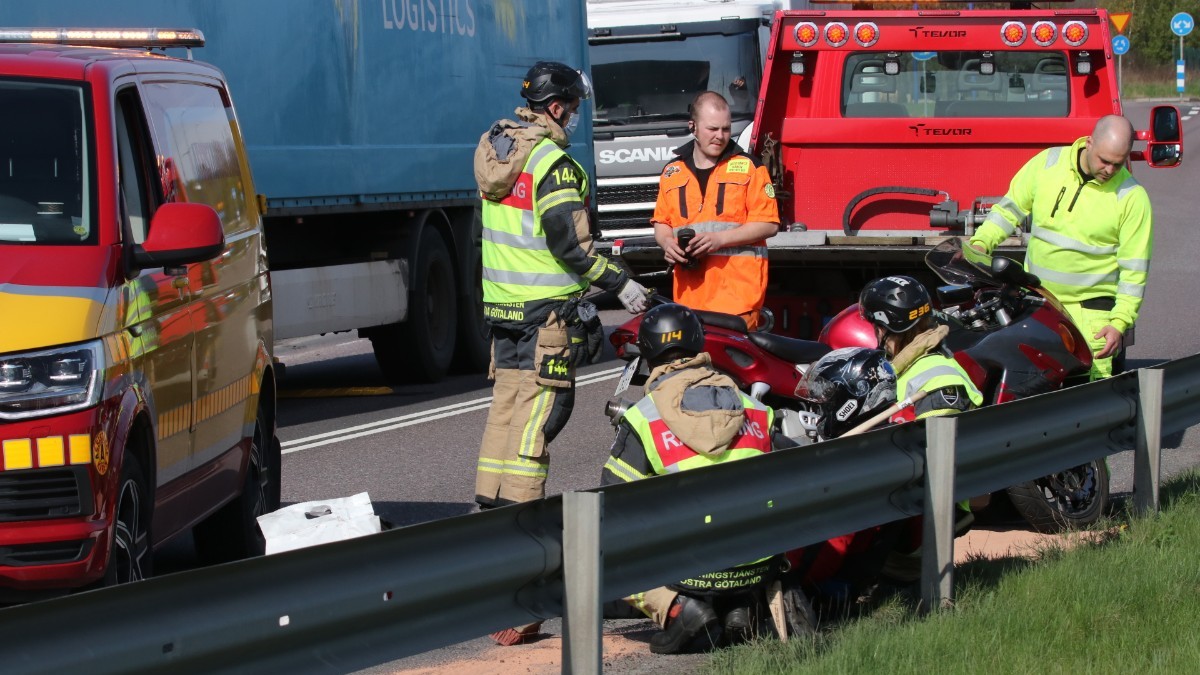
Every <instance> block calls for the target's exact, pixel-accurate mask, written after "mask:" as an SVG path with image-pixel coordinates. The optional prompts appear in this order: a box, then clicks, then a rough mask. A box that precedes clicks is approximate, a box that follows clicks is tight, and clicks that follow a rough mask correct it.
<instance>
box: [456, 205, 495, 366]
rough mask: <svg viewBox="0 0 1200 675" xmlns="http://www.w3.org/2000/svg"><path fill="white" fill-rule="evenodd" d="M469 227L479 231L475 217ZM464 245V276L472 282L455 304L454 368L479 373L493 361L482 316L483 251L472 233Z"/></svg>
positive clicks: (479, 226)
mask: <svg viewBox="0 0 1200 675" xmlns="http://www.w3.org/2000/svg"><path fill="white" fill-rule="evenodd" d="M472 227H473V228H474V231H475V233H476V234H478V233H479V230H480V228H481V227H482V225H481V224H480V222H479V218H478V216H476V218H475V219H474V222H473V225H472ZM467 245H468V246H469V247H470V249H469V250H468V253H467V255H466V259H467V260H468V261H469V262H468V266H467V269H466V274H465V275H463V276H466V277H467V278H469V279H471V285H470V286H469V287H468V288H467V289H466V291H467V292H466V293H465V296H466V300H465V301H464V302H460V303H459V305H458V347H457V351H456V352H455V354H454V368H455V370H456V371H458V372H462V373H480V372H483V371H485V370H486V369H487V367H488V364H489V363H490V362H491V360H492V341H491V338H490V337H489V335H488V325H487V321H484V319H483V254H482V251H480V249H479V237H478V236H472V237H471V239H470V241H468V242H467Z"/></svg>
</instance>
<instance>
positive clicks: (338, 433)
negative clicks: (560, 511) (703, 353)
mask: <svg viewBox="0 0 1200 675" xmlns="http://www.w3.org/2000/svg"><path fill="white" fill-rule="evenodd" d="M623 369H624V366H621V367H619V368H611V369H609V370H601V371H598V372H595V373H588V374H587V375H581V376H580V377H578V378H576V380H575V386H576V387H585V386H587V385H589V384H596V383H597V382H604V381H605V380H612V379H616V378H618V377H620V376H621V371H622V370H623ZM491 404H492V397H491V396H487V397H484V398H477V399H473V400H470V401H463V402H461V403H454V404H451V405H446V406H442V407H440V408H433V409H432V410H423V411H421V412H415V413H409V414H407V415H401V416H399V417H392V418H390V419H386V420H378V421H375V422H368V423H366V424H360V425H358V426H354V427H348V428H346V429H337V430H335V431H327V432H325V433H321V434H316V435H313V436H306V437H304V438H297V439H294V440H291V441H285V442H283V443H282V444H281V445H282V446H283V454H285V455H287V454H290V453H293V452H300V451H301V450H309V449H311V448H319V447H321V446H323V445H329V444H330V443H337V442H339V441H348V440H350V439H352V438H362V437H363V436H370V435H372V434H381V433H383V432H385V431H393V430H395V429H402V428H404V427H411V426H413V425H415V424H422V423H424V422H432V421H434V420H440V419H444V418H446V417H453V416H455V415H462V414H465V413H469V412H474V411H476V410H484V409H486V408H487V407H488V406H490V405H491Z"/></svg>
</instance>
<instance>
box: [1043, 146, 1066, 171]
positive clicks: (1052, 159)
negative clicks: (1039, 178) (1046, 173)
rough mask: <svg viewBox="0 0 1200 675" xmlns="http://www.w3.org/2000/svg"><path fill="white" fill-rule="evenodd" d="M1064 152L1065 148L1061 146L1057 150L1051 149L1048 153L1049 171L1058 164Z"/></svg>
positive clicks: (1047, 165)
mask: <svg viewBox="0 0 1200 675" xmlns="http://www.w3.org/2000/svg"><path fill="white" fill-rule="evenodd" d="M1063 150H1064V147H1063V146H1059V147H1057V148H1050V151H1049V152H1047V153H1046V168H1047V169H1049V168H1050V167H1052V166H1054V165H1055V164H1058V156H1059V155H1060V154H1062V151H1063Z"/></svg>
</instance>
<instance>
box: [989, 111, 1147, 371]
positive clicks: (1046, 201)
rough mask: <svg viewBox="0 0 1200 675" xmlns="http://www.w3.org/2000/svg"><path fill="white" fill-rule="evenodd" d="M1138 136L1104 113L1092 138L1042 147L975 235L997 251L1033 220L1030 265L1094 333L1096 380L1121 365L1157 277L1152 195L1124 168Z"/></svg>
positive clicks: (1121, 120) (1082, 325)
mask: <svg viewBox="0 0 1200 675" xmlns="http://www.w3.org/2000/svg"><path fill="white" fill-rule="evenodd" d="M1133 140H1134V131H1133V125H1132V124H1130V123H1129V120H1127V119H1125V118H1124V117H1121V116H1120V115H1106V116H1105V117H1101V118H1100V119H1099V120H1097V121H1096V126H1095V128H1093V129H1092V134H1091V135H1090V136H1085V137H1083V138H1080V139H1078V140H1076V141H1075V142H1074V143H1072V144H1071V145H1069V146H1061V147H1056V148H1047V149H1045V150H1043V151H1042V152H1040V153H1038V155H1037V156H1035V157H1034V158H1033V159H1031V160H1029V161H1028V162H1027V163H1026V164H1025V166H1023V167H1021V170H1020V171H1018V172H1017V175H1016V176H1014V177H1013V179H1012V183H1011V184H1010V185H1009V188H1008V194H1006V195H1005V196H1004V198H1003V199H1001V200H1000V202H999V203H997V204H996V205H995V206H994V207H992V211H991V213H989V214H988V217H987V221H985V222H984V224H983V225H981V226H980V227H979V229H977V230H976V231H975V235H974V236H973V237H971V246H973V247H975V248H976V249H978V250H980V251H983V252H990V251H992V250H993V249H995V248H996V247H997V246H999V245H1000V244H1001V243H1002V242H1003V241H1005V240H1006V239H1009V238H1012V237H1018V236H1021V234H1022V230H1023V228H1024V224H1025V223H1026V222H1029V223H1030V227H1029V246H1028V250H1027V252H1026V254H1025V269H1027V270H1029V271H1030V272H1033V273H1034V274H1036V275H1037V276H1038V278H1039V279H1040V280H1041V281H1042V285H1043V286H1045V287H1046V288H1047V289H1048V290H1050V292H1052V293H1054V295H1055V297H1057V298H1058V299H1059V300H1060V301H1062V303H1063V306H1064V307H1065V308H1066V309H1067V313H1069V314H1070V315H1071V319H1072V320H1073V321H1074V322H1075V324H1076V326H1078V327H1079V330H1080V331H1082V332H1083V334H1084V335H1085V336H1088V337H1089V340H1088V342H1089V344H1090V345H1091V347H1092V355H1093V357H1094V358H1093V360H1092V372H1091V376H1092V379H1100V378H1102V377H1108V376H1109V375H1112V374H1113V373H1114V372H1120V370H1121V368H1122V367H1123V362H1124V354H1125V352H1124V345H1125V344H1126V342H1128V340H1127V338H1126V335H1127V334H1128V333H1129V330H1130V328H1131V327H1132V326H1133V324H1134V322H1135V321H1136V320H1137V316H1138V310H1139V309H1140V308H1141V306H1142V298H1143V297H1145V294H1146V280H1147V278H1148V276H1149V273H1150V255H1151V253H1152V251H1153V248H1154V230H1153V227H1154V225H1153V221H1154V218H1153V213H1152V211H1151V208H1150V197H1149V196H1148V195H1147V194H1146V190H1145V189H1144V188H1143V187H1142V186H1141V185H1139V184H1138V182H1137V180H1136V179H1135V178H1134V177H1133V176H1132V175H1131V174H1130V173H1129V169H1128V168H1127V167H1126V166H1125V164H1126V163H1127V162H1128V161H1129V152H1130V151H1131V150H1132V149H1133ZM1114 357H1115V358H1114ZM1114 361H1115V364H1114Z"/></svg>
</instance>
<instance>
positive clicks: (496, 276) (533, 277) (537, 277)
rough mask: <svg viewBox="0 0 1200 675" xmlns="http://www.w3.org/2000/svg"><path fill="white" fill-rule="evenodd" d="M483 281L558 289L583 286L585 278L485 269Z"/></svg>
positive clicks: (564, 274)
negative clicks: (573, 285)
mask: <svg viewBox="0 0 1200 675" xmlns="http://www.w3.org/2000/svg"><path fill="white" fill-rule="evenodd" d="M483 280H484V281H490V282H492V283H496V284H515V285H518V286H547V287H550V288H558V287H560V286H570V285H572V284H582V283H583V278H582V277H580V276H578V275H576V274H572V273H569V272H562V273H559V274H554V273H552V272H513V271H511V270H497V269H492V268H490V267H485V268H483Z"/></svg>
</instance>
